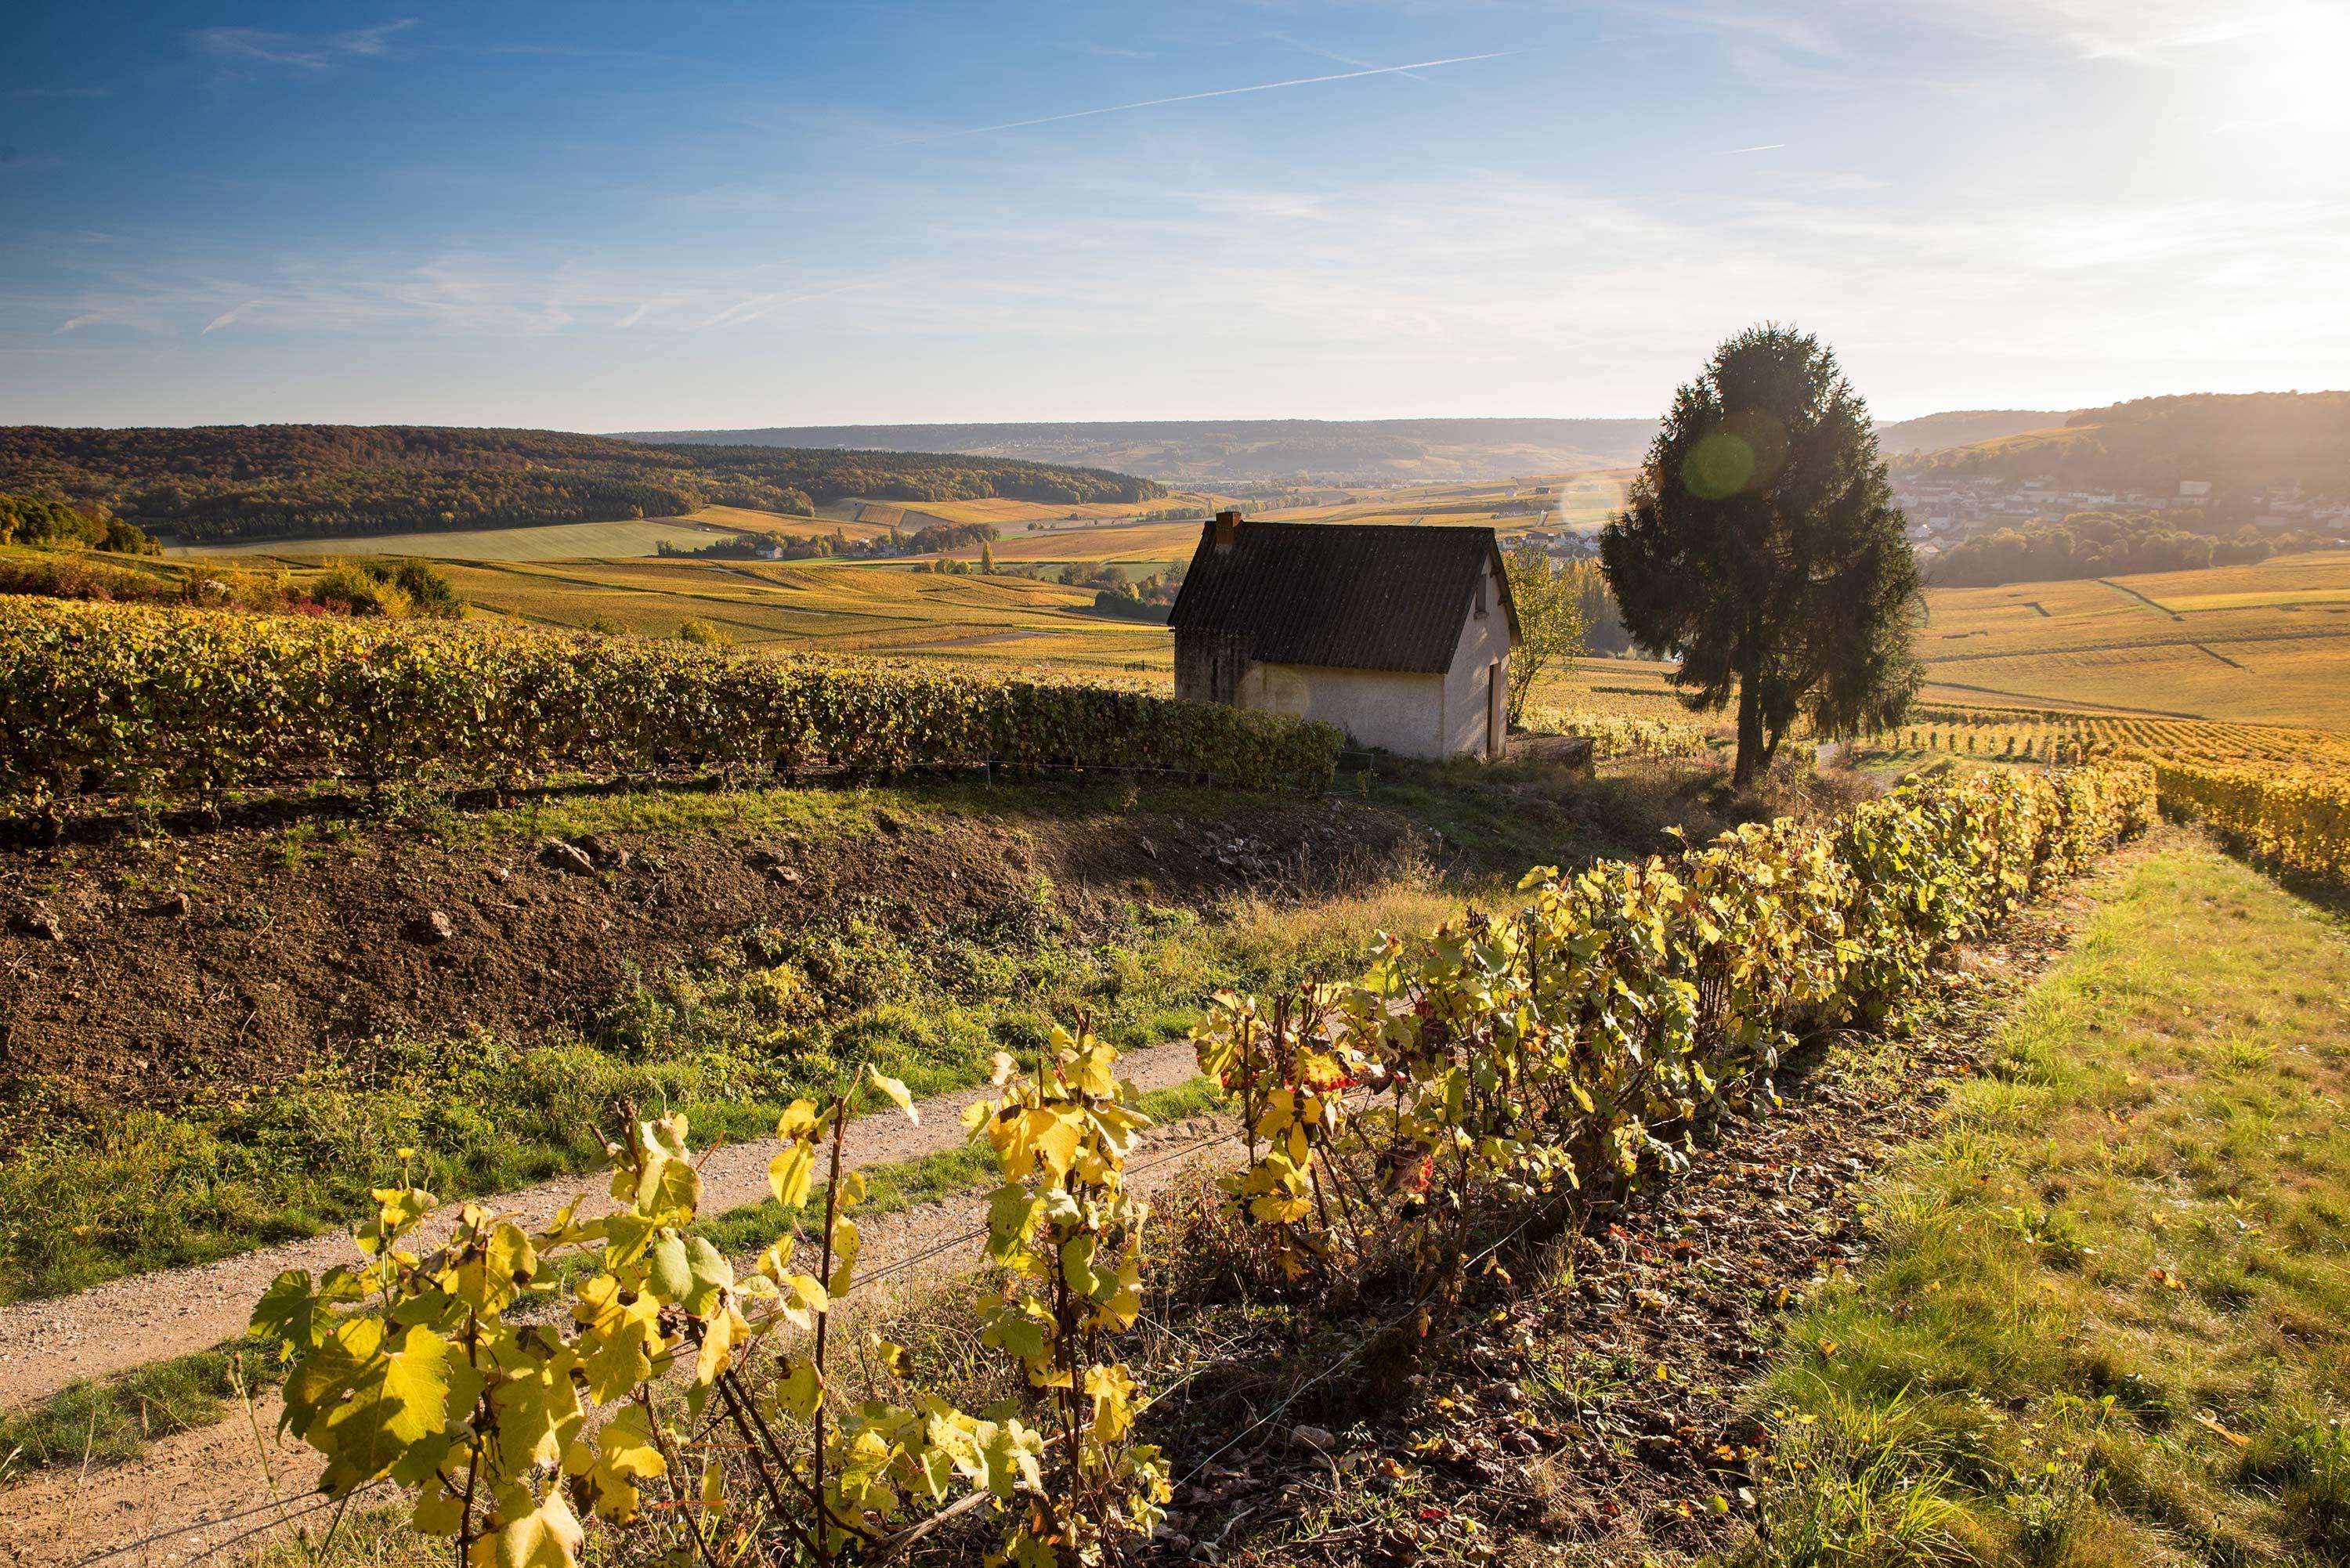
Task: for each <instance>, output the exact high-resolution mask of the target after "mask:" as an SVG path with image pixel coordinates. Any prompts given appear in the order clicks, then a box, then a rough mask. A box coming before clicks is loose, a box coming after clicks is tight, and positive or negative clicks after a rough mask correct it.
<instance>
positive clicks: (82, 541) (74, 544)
mask: <svg viewBox="0 0 2350 1568" xmlns="http://www.w3.org/2000/svg"><path fill="white" fill-rule="evenodd" d="M0 545H32V546H34V547H35V548H36V549H48V550H80V549H99V550H112V551H116V552H119V553H120V554H122V555H127V556H146V555H152V554H154V551H155V545H154V541H152V540H151V539H150V538H148V537H147V535H146V534H145V532H144V531H143V530H141V529H140V528H139V527H138V526H137V525H136V524H131V523H128V522H125V521H124V520H123V519H122V518H120V517H117V516H115V515H114V514H112V513H111V512H109V510H108V509H107V508H106V507H105V506H103V505H99V504H91V503H87V502H85V503H83V504H81V505H78V506H68V505H67V504H65V503H64V502H62V501H47V500H44V499H42V498H41V497H39V496H36V495H0Z"/></svg>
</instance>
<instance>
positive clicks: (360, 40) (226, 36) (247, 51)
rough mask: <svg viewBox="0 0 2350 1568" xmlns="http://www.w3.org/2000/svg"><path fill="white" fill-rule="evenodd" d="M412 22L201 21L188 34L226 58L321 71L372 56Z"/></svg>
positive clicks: (227, 60) (387, 48) (208, 50)
mask: <svg viewBox="0 0 2350 1568" xmlns="http://www.w3.org/2000/svg"><path fill="white" fill-rule="evenodd" d="M413 26H416V22H415V20H414V19H413V18H408V19H404V20H401V21H398V22H385V23H381V24H379V25H378V26H372V27H355V28H352V29H350V30H349V31H348V32H341V33H314V34H298V33H276V32H271V31H269V30H268V29H266V28H262V27H203V28H199V29H198V30H197V31H196V32H195V33H194V34H193V35H192V36H193V37H194V39H195V44H196V47H197V48H198V49H200V50H202V51H203V53H205V54H207V55H210V56H212V57H213V58H215V59H218V60H221V61H223V62H225V63H230V64H234V65H241V66H253V65H267V66H282V67H289V68H292V69H295V70H305V71H323V70H327V69H328V68H330V67H335V66H338V65H341V64H344V63H345V62H347V61H350V60H355V59H375V58H379V57H382V56H385V55H389V54H390V53H391V52H392V48H393V45H394V41H395V40H396V39H397V38H398V37H399V36H400V34H402V33H404V32H406V31H408V30H409V29H410V28H411V27H413Z"/></svg>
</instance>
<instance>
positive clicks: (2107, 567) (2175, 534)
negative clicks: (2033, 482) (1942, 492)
mask: <svg viewBox="0 0 2350 1568" xmlns="http://www.w3.org/2000/svg"><path fill="white" fill-rule="evenodd" d="M2298 542H2299V541H2294V540H2290V539H2289V540H2286V541H2284V543H2286V544H2287V545H2292V544H2294V543H2298ZM2276 548H2277V544H2276V542H2274V541H2272V540H2271V539H2269V538H2267V537H2265V536H2263V535H2260V534H2257V533H2254V532H2251V530H2249V529H2246V530H2243V531H2241V532H2239V531H2236V530H2232V529H2231V530H2229V531H2228V532H2227V533H2225V534H2223V535H2222V534H2210V533H2195V532H2190V531H2189V530H2187V529H2185V528H2182V527H2181V526H2180V524H2179V521H2178V518H2176V517H2173V516H2166V515H2162V514H2150V513H2119V512H2075V513H2073V514H2069V515H2068V516H2066V517H2065V518H2064V521H2062V522H2058V523H2049V522H2043V521H2041V520H2039V519H2037V518H2035V519H2033V521H2031V522H2029V523H2026V524H2023V526H2022V527H2021V528H2002V529H2000V530H1999V531H1998V532H1996V533H1992V534H1980V535H1976V536H1975V537H1973V538H1971V539H1969V540H1967V541H1966V542H1965V543H1963V544H1960V545H1954V546H1952V547H1951V548H1950V549H1949V550H1946V551H1944V552H1943V553H1942V554H1941V556H1939V557H1938V558H1937V559H1936V560H1935V561H1934V563H1933V569H1932V571H1931V573H1930V574H1929V576H1931V578H1932V580H1933V582H1934V584H1935V585H1936V586H1937V587H1950V588H1987V587H1998V586H1999V585H2000V584H2002V583H2032V582H2054V581H2056V580H2059V579H2062V578H2067V577H2110V576H2119V575H2120V574H2122V573H2125V572H2184V571H2192V570H2195V569H2197V568H2199V567H2202V566H2241V565H2242V564H2243V563H2245V562H2247V561H2259V560H2264V559H2266V558H2267V557H2268V556H2269V555H2271V554H2272V552H2273V551H2274V550H2275V549H2276Z"/></svg>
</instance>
